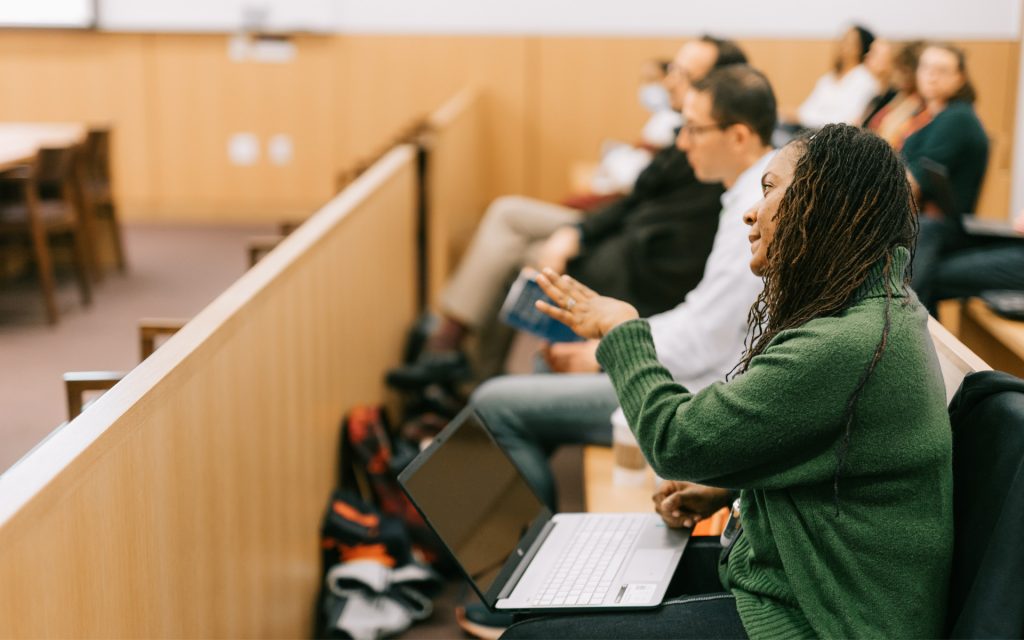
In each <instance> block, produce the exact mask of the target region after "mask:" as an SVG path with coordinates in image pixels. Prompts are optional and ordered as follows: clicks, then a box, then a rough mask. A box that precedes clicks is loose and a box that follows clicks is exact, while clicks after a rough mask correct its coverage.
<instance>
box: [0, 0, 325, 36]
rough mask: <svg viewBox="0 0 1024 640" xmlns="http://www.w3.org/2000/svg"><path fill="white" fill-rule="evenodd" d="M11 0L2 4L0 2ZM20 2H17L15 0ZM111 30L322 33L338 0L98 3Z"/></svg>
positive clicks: (103, 23) (104, 23)
mask: <svg viewBox="0 0 1024 640" xmlns="http://www.w3.org/2000/svg"><path fill="white" fill-rule="evenodd" d="M8 1H12V2H13V1H15V0H0V3H3V2H8ZM18 1H20V0H18ZM98 3H99V26H100V28H101V29H106V30H109V31H184V32H221V33H230V32H235V31H240V30H242V29H243V28H248V29H249V30H254V31H280V32H300V31H301V32H325V33H329V32H332V31H334V30H335V26H336V25H337V23H338V17H337V16H338V13H337V10H338V3H337V0H98Z"/></svg>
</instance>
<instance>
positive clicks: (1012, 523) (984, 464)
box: [947, 371, 1024, 638]
mask: <svg viewBox="0 0 1024 640" xmlns="http://www.w3.org/2000/svg"><path fill="white" fill-rule="evenodd" d="M950 421H951V423H952V426H953V514H954V525H953V532H954V535H953V538H954V550H953V570H952V581H951V585H950V598H949V608H948V617H947V622H948V629H949V635H950V637H953V638H981V637H984V638H996V637H1005V638H1009V637H1013V638H1019V637H1022V636H1024V598H1022V597H1021V594H1022V593H1024V546H1022V544H1021V541H1022V539H1024V380H1021V379H1019V378H1015V377H1014V376H1011V375H1010V374H1008V373H1003V372H1000V371H982V372H978V373H972V374H970V375H968V376H967V377H966V378H965V379H964V382H963V384H962V385H961V387H960V390H959V391H958V392H957V394H956V396H955V397H954V398H953V401H952V403H950Z"/></svg>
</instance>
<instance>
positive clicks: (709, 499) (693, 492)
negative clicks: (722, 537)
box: [651, 480, 733, 529]
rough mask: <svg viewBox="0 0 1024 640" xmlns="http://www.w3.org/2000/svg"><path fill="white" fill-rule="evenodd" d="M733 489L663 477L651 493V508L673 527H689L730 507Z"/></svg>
mask: <svg viewBox="0 0 1024 640" xmlns="http://www.w3.org/2000/svg"><path fill="white" fill-rule="evenodd" d="M732 495H733V494H732V491H729V490H728V489H719V488H717V487H706V486H704V485H702V484H695V483H693V482H681V481H677V480H666V481H664V482H662V483H661V486H660V487H658V490H657V491H656V492H655V493H654V495H653V496H651V499H652V500H653V501H654V510H655V511H657V512H658V515H660V516H661V519H662V520H664V521H665V524H666V525H668V526H669V527H672V528H673V529H679V528H683V527H686V528H691V527H693V526H695V525H696V524H697V523H698V522H700V521H701V520H702V519H704V518H707V517H708V516H710V515H712V514H713V513H715V512H716V511H718V510H719V509H721V508H722V507H727V506H729V503H730V502H731V501H732Z"/></svg>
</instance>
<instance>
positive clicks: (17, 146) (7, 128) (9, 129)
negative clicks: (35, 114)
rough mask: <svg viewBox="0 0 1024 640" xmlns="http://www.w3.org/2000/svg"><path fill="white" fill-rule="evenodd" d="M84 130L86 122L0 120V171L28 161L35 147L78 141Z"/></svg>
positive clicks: (33, 154)
mask: <svg viewBox="0 0 1024 640" xmlns="http://www.w3.org/2000/svg"><path fill="white" fill-rule="evenodd" d="M87 132H88V129H87V127H86V125H84V124H82V123H78V122H51V123H43V122H2V123H0V171H3V170H6V169H10V168H11V167H14V166H17V165H19V164H26V163H28V162H32V161H33V160H34V159H35V157H36V154H37V153H38V152H39V149H43V148H58V149H62V148H66V147H70V146H72V145H76V144H80V143H82V142H83V141H85V136H86V133H87Z"/></svg>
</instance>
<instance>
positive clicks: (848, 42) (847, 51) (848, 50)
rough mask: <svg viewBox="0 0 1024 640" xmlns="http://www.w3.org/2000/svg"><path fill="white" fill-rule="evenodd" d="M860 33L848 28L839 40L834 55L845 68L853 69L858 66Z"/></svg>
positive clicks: (860, 45)
mask: <svg viewBox="0 0 1024 640" xmlns="http://www.w3.org/2000/svg"><path fill="white" fill-rule="evenodd" d="M862 46H863V45H862V44H861V41H860V33H858V32H857V30H856V29H853V28H850V29H848V30H847V31H846V32H844V33H843V35H842V36H840V38H839V42H838V46H837V51H836V54H837V55H838V57H839V60H840V62H842V64H843V66H846V67H855V66H857V65H858V64H860V56H861V50H862V49H861V47H862Z"/></svg>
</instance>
